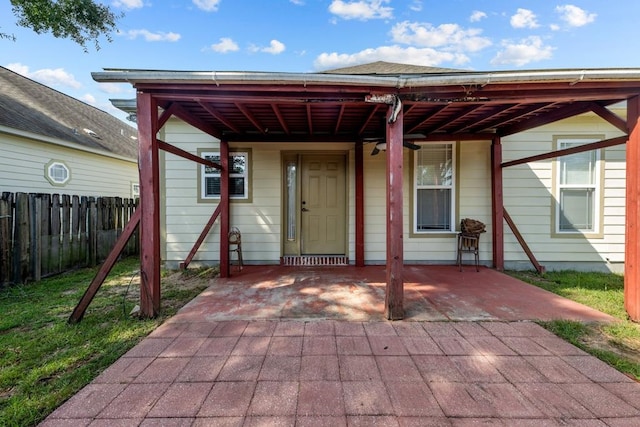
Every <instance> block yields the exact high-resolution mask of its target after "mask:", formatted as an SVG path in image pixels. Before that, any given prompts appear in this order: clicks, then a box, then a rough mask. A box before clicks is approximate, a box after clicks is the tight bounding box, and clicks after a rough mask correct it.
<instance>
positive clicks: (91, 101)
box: [80, 93, 96, 105]
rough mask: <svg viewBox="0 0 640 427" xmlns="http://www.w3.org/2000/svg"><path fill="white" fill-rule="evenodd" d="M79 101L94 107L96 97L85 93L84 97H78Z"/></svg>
mask: <svg viewBox="0 0 640 427" xmlns="http://www.w3.org/2000/svg"><path fill="white" fill-rule="evenodd" d="M80 100H81V101H84V102H86V103H87V104H90V105H96V97H95V96H93V95H91V94H90V93H85V94H84V95H82V96H81V97H80Z"/></svg>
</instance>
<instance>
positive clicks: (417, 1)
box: [409, 0, 422, 12]
mask: <svg viewBox="0 0 640 427" xmlns="http://www.w3.org/2000/svg"><path fill="white" fill-rule="evenodd" d="M409 9H411V10H412V11H414V12H420V11H422V0H413V3H411V5H410V6H409Z"/></svg>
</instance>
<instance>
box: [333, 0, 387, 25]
mask: <svg viewBox="0 0 640 427" xmlns="http://www.w3.org/2000/svg"><path fill="white" fill-rule="evenodd" d="M387 3H389V0H359V1H342V0H333V1H332V2H331V4H330V5H329V12H331V13H332V14H334V15H336V16H338V17H340V18H342V19H359V20H361V21H367V20H369V19H387V18H392V17H393V8H392V7H387V6H384V5H385V4H387Z"/></svg>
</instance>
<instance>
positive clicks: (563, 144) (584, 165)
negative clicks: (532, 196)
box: [556, 139, 600, 233]
mask: <svg viewBox="0 0 640 427" xmlns="http://www.w3.org/2000/svg"><path fill="white" fill-rule="evenodd" d="M595 141H597V140H593V139H588V140H587V139H559V140H558V149H560V150H563V149H566V148H571V147H577V146H580V145H583V144H587V143H591V142H595ZM599 161H600V151H599V150H591V151H584V152H582V153H576V154H571V155H568V156H562V157H559V158H558V160H557V161H556V165H557V171H556V173H557V175H556V176H557V179H556V196H557V203H556V232H558V233H582V232H596V231H597V230H598V229H599V220H598V213H599V212H600V202H599V200H600V171H599V167H598V163H599Z"/></svg>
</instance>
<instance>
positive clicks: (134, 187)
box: [131, 182, 140, 199]
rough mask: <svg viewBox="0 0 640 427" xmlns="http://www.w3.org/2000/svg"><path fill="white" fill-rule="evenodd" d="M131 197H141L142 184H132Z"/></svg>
mask: <svg viewBox="0 0 640 427" xmlns="http://www.w3.org/2000/svg"><path fill="white" fill-rule="evenodd" d="M131 197H132V198H134V199H135V198H136V197H140V184H138V183H137V182H132V183H131Z"/></svg>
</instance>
